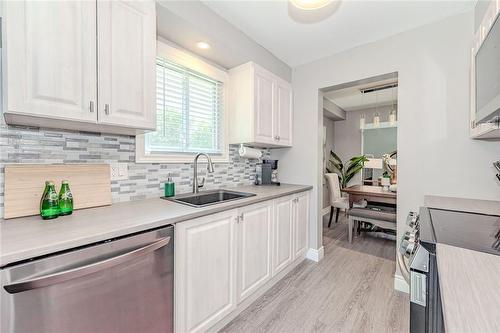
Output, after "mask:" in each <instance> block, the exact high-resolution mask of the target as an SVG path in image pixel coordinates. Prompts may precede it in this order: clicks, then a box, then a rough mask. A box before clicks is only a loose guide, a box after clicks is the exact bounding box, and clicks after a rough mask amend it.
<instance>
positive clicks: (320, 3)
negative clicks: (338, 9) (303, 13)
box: [290, 0, 332, 10]
mask: <svg viewBox="0 0 500 333" xmlns="http://www.w3.org/2000/svg"><path fill="white" fill-rule="evenodd" d="M330 2H332V0H290V3H291V4H292V5H294V6H295V7H297V8H299V9H302V10H316V9H320V8H323V7H325V6H327V5H329V4H330Z"/></svg>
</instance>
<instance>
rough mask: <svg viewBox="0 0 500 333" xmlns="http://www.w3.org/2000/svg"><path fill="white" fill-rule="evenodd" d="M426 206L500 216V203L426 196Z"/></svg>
mask: <svg viewBox="0 0 500 333" xmlns="http://www.w3.org/2000/svg"><path fill="white" fill-rule="evenodd" d="M424 205H425V207H429V208H439V209H447V210H456V211H461V212H471V213H478V214H487V215H500V201H494V200H478V199H467V198H454V197H442V196H436V195H426V196H425V197H424Z"/></svg>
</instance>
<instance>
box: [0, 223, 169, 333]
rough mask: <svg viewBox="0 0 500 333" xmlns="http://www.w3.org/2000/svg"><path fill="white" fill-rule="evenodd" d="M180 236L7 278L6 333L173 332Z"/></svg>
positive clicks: (165, 235)
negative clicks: (176, 249) (176, 247)
mask: <svg viewBox="0 0 500 333" xmlns="http://www.w3.org/2000/svg"><path fill="white" fill-rule="evenodd" d="M173 243H174V228H173V226H168V227H163V228H158V229H155V230H150V231H146V232H142V233H137V234H134V235H130V236H126V237H121V238H116V239H110V240H107V241H104V242H100V243H96V244H92V245H89V246H85V247H81V248H77V249H73V250H71V251H67V252H64V253H58V254H54V255H50V256H45V257H41V258H35V259H32V260H29V261H26V262H21V263H18V264H13V265H10V266H7V267H4V268H3V269H2V270H1V283H2V289H1V294H0V295H1V324H0V325H1V326H0V331H1V332H3V333H7V332H11V333H27V332H39V333H45V332H47V333H48V332H50V333H59V332H61V333H62V332H64V333H90V332H92V333H99V332H103V333H104V332H105V333H112V332H120V333H128V332H130V333H132V332H133V333H137V332H147V333H156V332H162V333H165V332H172V330H173V282H174V274H173V273H174V272H173V270H174V244H173Z"/></svg>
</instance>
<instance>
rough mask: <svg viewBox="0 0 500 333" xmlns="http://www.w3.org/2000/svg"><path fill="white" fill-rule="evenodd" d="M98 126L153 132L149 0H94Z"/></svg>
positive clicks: (152, 18)
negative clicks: (96, 14)
mask: <svg viewBox="0 0 500 333" xmlns="http://www.w3.org/2000/svg"><path fill="white" fill-rule="evenodd" d="M97 4H98V7H97V13H98V20H97V26H98V27H99V29H98V43H99V44H98V50H99V70H98V73H99V78H98V79H99V82H98V86H99V115H98V116H99V122H101V123H103V124H109V125H120V126H127V127H136V128H145V129H148V128H152V127H153V128H154V126H152V124H154V122H155V112H156V107H155V105H154V103H155V84H154V82H155V79H156V78H155V59H156V21H155V3H154V1H99V2H98V3H97Z"/></svg>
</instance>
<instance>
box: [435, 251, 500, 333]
mask: <svg viewBox="0 0 500 333" xmlns="http://www.w3.org/2000/svg"><path fill="white" fill-rule="evenodd" d="M436 257H437V263H438V272H439V273H438V274H439V285H440V289H441V300H442V303H443V316H444V324H445V329H446V331H447V332H461V333H466V332H470V333H477V332H481V333H488V332H492V333H493V332H495V333H497V332H500V256H496V255H493V254H489V253H483V252H478V251H472V250H468V249H463V248H458V247H455V246H450V245H444V244H437V246H436Z"/></svg>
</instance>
